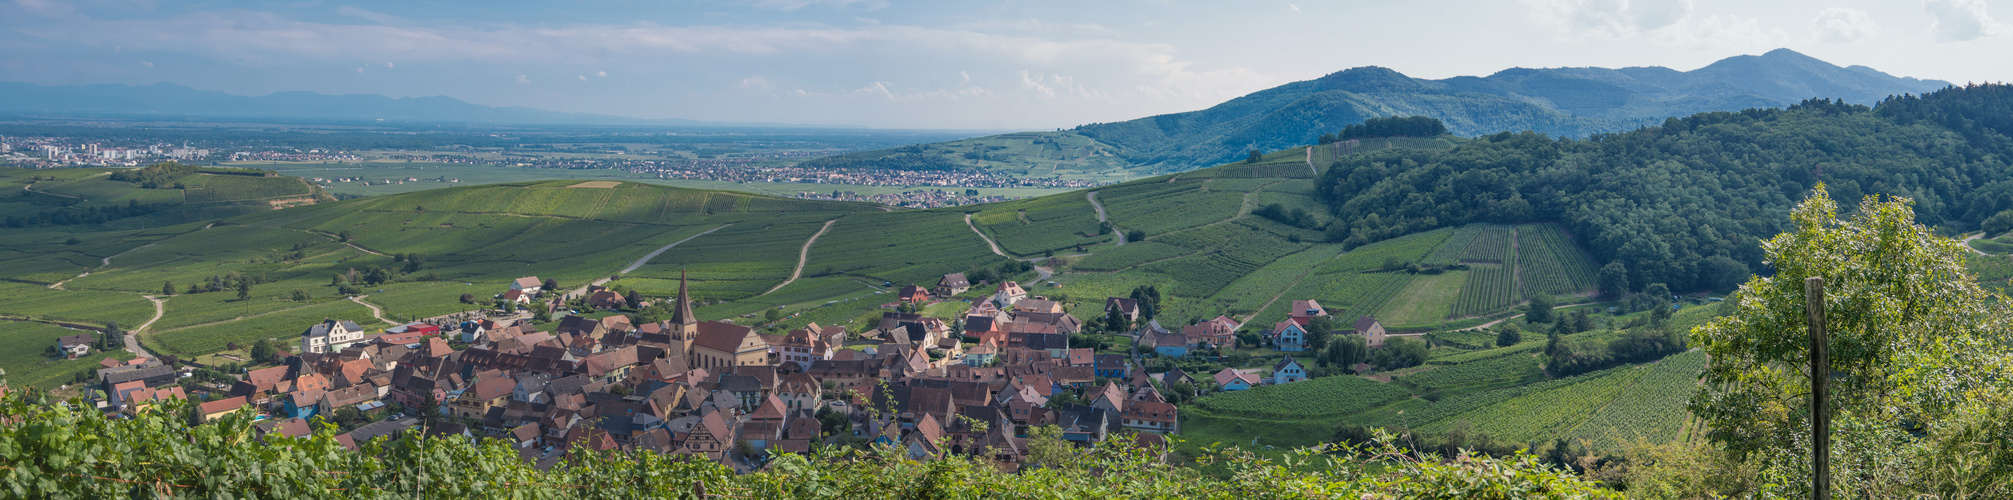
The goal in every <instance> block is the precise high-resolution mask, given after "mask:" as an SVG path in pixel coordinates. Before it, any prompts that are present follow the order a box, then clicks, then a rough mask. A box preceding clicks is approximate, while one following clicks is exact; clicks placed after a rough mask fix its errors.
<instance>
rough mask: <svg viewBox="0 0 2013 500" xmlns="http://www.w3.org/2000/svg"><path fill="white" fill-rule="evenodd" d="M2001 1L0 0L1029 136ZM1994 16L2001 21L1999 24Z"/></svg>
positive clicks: (1922, 64)
mask: <svg viewBox="0 0 2013 500" xmlns="http://www.w3.org/2000/svg"><path fill="white" fill-rule="evenodd" d="M2007 3H2009V2H2008V1H2007V0H1993V1H1986V0H1921V1H1917V0H1900V1H1880V2H1875V1H1851V0H1828V1H1784V2H1750V1H1723V0H1522V1H1510V0H1497V1H1452V0H1418V1H1403V2H1364V1H1334V2H1315V1H1306V0H1300V1H1294V2H1276V1H1263V0H1261V1H1242V0H1240V1H1179V0H1108V1H1101V0H1072V1H1030V0H1013V1H997V2H960V1H923V2H908V1H900V0H739V1H736V0H696V1H671V0H544V1H519V0H488V1H481V2H468V1H456V2H448V1H436V0H404V1H377V0H368V1H318V0H306V1H300V2H285V3H280V2H270V3H269V2H243V1H228V0H198V1H179V2H178V1H159V0H67V1H66V0H0V80H6V81H23V82H30V83H39V84H51V85H56V84H84V83H126V84H151V83H156V82H170V83H177V84H182V85H187V86H190V87H195V88H199V89H207V90H219V91H224V92H230V93H235V94H252V95H256V94H265V93H270V92H276V91H284V90H309V91H315V92H322V93H331V94H340V93H365V94H384V95H390V96H425V95H446V96H451V97H456V98H460V99H463V100H467V101H470V102H475V103H480V104H488V105H500V106H531V107H537V108H542V109H550V110H556V111H574V112H588V113H603V114H612V115H622V116H634V117H645V118H690V119H700V120H720V121H760V122H785V123H813V124H851V125H868V126H875V127H890V128H959V129H1049V128H1056V127H1069V126H1074V125H1078V124H1082V123H1091V122H1107V121H1118V120H1125V119H1131V118H1137V117H1141V116H1148V115H1153V114H1158V113H1167V112H1176V111H1186V110H1192V109H1200V108H1204V107H1208V106H1210V105H1212V104H1215V103H1219V102H1222V101H1224V100H1227V99H1230V98H1232V97H1236V96H1239V95H1243V94H1246V93H1249V92H1252V91H1256V90H1260V89H1264V88H1267V87H1271V86H1275V85H1278V84H1282V83H1286V82H1291V81H1295V80H1304V79H1309V78H1315V77H1318V76H1321V75H1323V74H1327V73H1330V72H1334V71H1337V70H1341V69H1346V68H1350V67H1355V66H1365V65H1377V66H1385V67H1390V68H1393V69H1396V70H1398V71H1401V72H1404V73H1406V74H1409V75H1412V76H1417V77H1425V78H1445V77H1449V76H1455V75H1486V74H1489V73H1493V72H1496V71H1499V70H1502V69H1505V68H1509V67H1560V66H1603V67H1620V66H1650V65H1657V66H1668V67H1673V68H1677V69H1681V70H1688V69H1693V68H1696V67H1699V66H1702V65H1705V64H1708V63H1710V62H1712V61H1714V60H1718V59H1721V58H1724V57H1728V56H1733V55H1739V54H1759V53H1762V52H1765V51H1768V50H1770V49H1774V48H1778V47H1788V48H1790V49H1793V50H1797V51H1799V52H1803V53H1805V54H1809V55H1811V56H1814V57H1817V58H1820V59H1824V60H1826V61H1830V62H1832V63H1834V64H1839V65H1852V64H1860V65H1866V66H1871V67H1873V68H1876V69H1879V70H1882V71H1886V72H1888V73H1892V74H1896V75H1902V76H1914V77H1920V78H1936V79H1943V80H1950V81H1954V82H1966V81H2009V80H2013V26H2009V25H2008V24H2006V23H2003V22H2001V21H2000V20H1999V18H1996V17H1994V15H1995V14H1998V15H2003V16H2013V14H2008V13H2006V9H2009V8H2013V5H2006V4H2007ZM2009 19H2013V17H2009Z"/></svg>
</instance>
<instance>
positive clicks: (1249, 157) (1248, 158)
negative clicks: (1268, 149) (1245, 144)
mask: <svg viewBox="0 0 2013 500" xmlns="http://www.w3.org/2000/svg"><path fill="white" fill-rule="evenodd" d="M1264 159H1265V153H1264V152H1261V151H1259V150H1256V149H1253V150H1251V151H1250V152H1248V153H1245V154H1244V162H1245V163H1258V162H1259V160H1264Z"/></svg>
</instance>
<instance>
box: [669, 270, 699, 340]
mask: <svg viewBox="0 0 2013 500" xmlns="http://www.w3.org/2000/svg"><path fill="white" fill-rule="evenodd" d="M671 324H673V325H676V326H677V328H676V329H675V331H676V332H678V335H679V336H681V337H682V338H683V339H684V340H691V339H692V337H693V336H695V335H698V333H699V317H698V316H694V315H693V314H692V293H691V292H689V291H687V290H686V288H685V270H683V269H680V270H678V308H677V309H675V310H672V312H671Z"/></svg>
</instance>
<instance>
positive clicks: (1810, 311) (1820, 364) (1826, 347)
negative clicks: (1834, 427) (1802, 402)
mask: <svg viewBox="0 0 2013 500" xmlns="http://www.w3.org/2000/svg"><path fill="white" fill-rule="evenodd" d="M1803 308H1804V313H1805V314H1806V315H1808V316H1809V318H1810V446H1811V450H1810V487H1811V491H1810V498H1812V499H1814V500H1830V499H1831V407H1830V401H1831V398H1830V394H1829V393H1830V389H1831V388H1830V387H1829V386H1830V385H1831V353H1830V347H1831V346H1830V343H1831V339H1830V338H1829V336H1828V335H1826V333H1827V332H1825V319H1824V278H1821V277H1816V276H1813V277H1809V278H1804V279H1803Z"/></svg>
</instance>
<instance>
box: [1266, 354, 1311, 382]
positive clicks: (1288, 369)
mask: <svg viewBox="0 0 2013 500" xmlns="http://www.w3.org/2000/svg"><path fill="white" fill-rule="evenodd" d="M1302 380H1307V367H1306V366H1302V365H1301V364H1300V362H1299V361H1294V360H1293V356H1291V355H1289V356H1286V359H1282V360H1279V364H1276V365H1272V383H1274V384H1285V383H1290V382H1299V381H1302Z"/></svg>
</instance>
